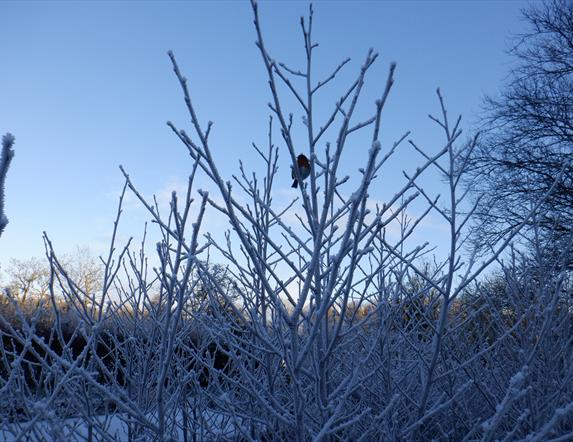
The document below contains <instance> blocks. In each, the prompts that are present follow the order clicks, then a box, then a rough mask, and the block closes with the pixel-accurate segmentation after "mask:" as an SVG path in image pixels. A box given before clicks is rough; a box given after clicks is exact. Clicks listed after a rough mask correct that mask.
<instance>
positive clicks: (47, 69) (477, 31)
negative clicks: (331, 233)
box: [0, 0, 527, 268]
mask: <svg viewBox="0 0 573 442" xmlns="http://www.w3.org/2000/svg"><path fill="white" fill-rule="evenodd" d="M526 6H527V2H525V1H519V0H515V1H493V0H492V1H464V0H460V1H401V2H400V1H315V2H314V11H315V18H314V26H315V28H314V30H315V34H314V38H315V40H317V41H318V42H319V43H320V46H319V48H318V50H317V52H316V57H317V61H316V66H317V68H316V70H317V71H318V74H320V73H325V72H327V71H328V70H329V69H330V68H332V67H334V66H336V64H337V63H338V62H339V61H340V60H342V59H343V58H345V57H351V58H352V62H351V64H350V65H349V66H348V67H347V68H346V70H345V73H343V74H341V76H340V77H341V78H340V83H335V84H333V86H332V91H333V92H332V93H334V92H336V95H338V93H339V92H338V91H341V88H342V87H343V86H344V85H346V84H347V83H348V81H349V80H350V79H351V78H352V76H353V75H354V74H355V73H356V72H357V71H358V69H359V67H360V63H361V62H362V60H363V59H364V57H365V55H366V52H367V50H368V48H370V47H373V48H374V49H375V50H377V51H379V52H380V58H379V61H378V66H377V68H376V69H375V70H374V71H373V73H372V75H371V76H370V77H369V78H368V80H367V81H368V87H367V88H366V90H365V96H364V99H363V103H364V105H365V106H368V105H369V104H370V103H373V102H374V100H375V99H376V98H377V95H378V94H380V92H381V90H382V89H383V86H384V79H385V78H386V72H387V69H388V65H389V63H390V62H392V61H396V62H397V66H398V67H397V70H396V84H395V87H394V89H393V92H392V94H391V97H390V100H389V101H388V104H387V108H386V109H385V112H384V115H383V124H382V131H383V134H384V135H383V140H384V141H385V142H386V146H387V145H388V144H389V143H390V142H391V141H394V140H395V139H397V138H398V137H399V136H400V135H401V134H402V133H404V132H405V131H407V130H411V131H412V138H413V139H414V140H416V141H417V142H419V143H420V144H421V145H423V146H427V147H428V148H429V149H430V150H436V149H437V148H439V147H440V143H442V138H441V137H440V132H439V130H438V129H437V128H435V127H434V125H432V123H431V122H430V121H429V119H428V118H427V115H428V114H429V113H434V114H435V113H437V111H438V107H437V100H436V95H435V90H436V88H437V87H440V88H441V90H442V92H443V95H444V97H445V99H446V102H447V105H448V109H449V112H450V114H452V115H457V114H459V113H461V114H462V115H463V116H464V121H465V123H466V124H465V125H464V127H465V129H466V132H467V133H470V132H471V130H472V127H473V126H472V123H474V122H475V118H476V116H477V112H478V111H479V106H480V103H481V100H482V97H483V95H484V94H496V92H497V91H498V89H499V88H500V87H501V85H502V81H503V79H504V78H505V76H506V75H507V73H508V69H509V67H510V66H511V58H510V57H508V55H507V54H506V51H507V49H508V48H509V46H510V43H511V36H512V35H513V34H516V33H518V32H522V31H523V30H524V23H523V22H522V20H521V15H520V10H521V9H522V8H524V7H526ZM259 10H260V15H261V20H262V24H263V31H264V33H265V35H266V39H267V45H268V47H269V50H270V52H271V54H272V55H273V56H275V57H276V58H277V59H279V60H286V61H287V62H289V63H290V64H292V65H295V66H302V62H303V58H304V53H303V48H302V44H301V42H302V39H301V36H300V25H299V17H300V16H301V15H304V14H306V13H307V11H308V2H306V1H290V2H288V1H270V0H269V1H261V2H260V4H259ZM254 41H255V31H254V27H253V25H252V11H251V8H250V5H249V3H248V2H247V1H211V2H203V1H139V2H137V1H116V2H111V1H109V2H108V1H36V2H34V1H0V65H1V69H0V134H4V133H6V132H12V133H13V134H14V135H15V136H16V144H15V151H16V156H15V158H14V161H13V163H12V167H11V169H10V170H9V173H8V177H7V182H6V215H7V216H8V219H9V224H8V226H7V228H6V230H5V232H4V234H3V236H2V237H1V238H0V268H5V267H6V265H7V264H8V263H9V260H10V259H11V258H18V259H24V258H28V257H32V256H41V255H42V254H43V251H44V246H43V241H42V231H46V232H47V233H48V235H49V236H50V238H51V239H52V241H53V243H54V245H55V246H56V248H57V250H59V251H62V252H70V251H72V250H73V249H74V248H75V247H76V246H87V247H89V248H90V249H91V250H92V251H93V252H94V254H101V253H105V251H106V246H107V244H108V242H109V238H110V235H111V231H112V224H113V220H114V216H115V211H116V206H117V196H118V193H119V191H120V190H121V187H122V184H123V179H122V176H121V174H120V171H119V169H118V165H119V164H122V165H124V167H125V168H126V169H127V170H128V172H129V173H130V174H131V176H132V178H133V179H134V181H135V182H136V184H137V185H138V186H139V187H140V189H141V191H142V192H143V193H144V194H146V195H148V196H150V195H152V194H154V193H155V194H157V195H159V197H160V198H163V199H165V198H167V197H168V195H169V192H170V190H171V189H173V188H176V189H181V187H182V185H183V183H185V182H186V179H187V174H188V172H189V170H190V165H191V160H190V158H189V156H188V155H187V153H186V150H185V148H184V146H182V145H181V144H180V142H178V140H177V139H176V137H175V136H174V135H173V134H172V133H171V131H170V130H169V128H168V127H167V126H166V124H165V122H166V121H167V120H171V121H173V122H174V123H175V124H176V125H178V126H180V127H186V128H187V129H190V128H189V127H188V118H187V116H186V114H185V109H184V103H183V100H182V98H181V94H180V88H179V85H178V84H177V82H176V80H175V78H174V75H173V72H172V69H171V66H170V63H169V59H168V57H167V55H166V51H167V50H169V49H172V50H173V51H174V52H175V54H176V56H177V59H178V61H179V64H180V67H181V69H182V70H183V72H184V74H185V75H186V76H187V77H188V79H189V85H190V88H191V92H192V95H193V97H194V100H195V103H196V105H197V108H198V110H199V116H200V118H201V120H202V121H204V122H206V121H208V120H212V121H214V123H215V126H214V129H213V138H212V148H213V150H214V152H215V156H216V158H218V161H219V164H220V171H221V173H222V174H223V175H224V176H225V177H230V176H231V174H232V173H237V172H238V159H239V158H242V159H243V160H244V161H245V163H246V164H247V165H248V166H250V168H251V169H253V168H256V167H257V166H256V164H255V163H257V162H258V160H257V157H256V155H255V154H254V152H253V150H252V149H251V147H250V144H251V142H256V143H258V144H260V145H264V143H265V141H266V137H267V133H266V132H267V121H268V120H267V118H268V113H269V111H268V108H267V107H266V104H267V102H268V101H269V100H270V94H269V91H268V87H267V84H266V78H265V72H264V69H263V66H262V62H261V59H260V55H259V53H258V51H257V48H256V47H255V45H254ZM327 96H328V93H327ZM331 105H332V100H330V99H328V98H327V99H326V103H325V105H324V109H326V106H331ZM317 106H319V109H318V111H319V112H321V110H322V109H323V108H320V106H321V105H320V104H319V105H317ZM296 111H297V112H298V109H296ZM296 115H297V114H296V113H295V117H296ZM298 118H299V119H300V117H298ZM296 121H297V124H298V123H300V121H299V120H296ZM276 133H277V134H278V131H277V132H276ZM275 142H276V143H277V144H279V142H280V140H279V138H278V137H276V139H275ZM281 146H282V145H281ZM383 146H384V143H383ZM368 147H369V146H365V147H364V148H363V149H362V150H359V149H360V148H359V147H356V148H355V149H356V150H355V151H354V152H352V154H351V155H349V156H347V157H346V160H345V161H347V163H345V173H349V174H352V172H353V171H356V170H358V168H359V167H362V166H363V163H364V160H365V158H366V152H367V150H368ZM281 158H282V160H283V161H282V162H281V164H280V167H281V169H280V177H279V180H278V183H277V189H278V190H277V192H280V193H281V195H283V196H284V195H287V197H288V195H289V193H288V192H290V169H289V164H288V161H287V154H286V150H285V148H284V147H282V150H281ZM403 161H405V163H404V164H401V165H399V168H401V167H402V168H405V169H408V165H409V164H408V162H409V161H410V158H409V157H404V159H403ZM411 161H415V160H414V159H413V157H412V159H411ZM257 164H258V163H257ZM393 180H394V178H393V175H392V174H391V173H390V172H389V174H388V177H387V179H386V181H383V183H384V184H383V185H382V187H385V186H386V184H388V187H391V184H392V181H393ZM203 185H204V187H206V188H208V187H209V185H208V184H207V183H204V184H203ZM199 187H201V186H199ZM384 196H385V194H384V193H383V191H382V190H381V193H380V195H376V194H374V195H373V197H374V198H378V199H381V200H383V198H384ZM147 219H149V217H148V216H147V215H146V214H145V213H144V212H143V211H141V210H140V209H139V208H138V204H137V202H136V201H135V200H134V199H133V198H131V199H130V200H129V201H128V204H127V205H126V213H125V219H124V223H123V224H122V227H121V230H120V233H121V239H125V238H126V237H127V236H128V235H131V234H134V235H138V234H140V233H141V231H142V229H143V223H144V221H145V220H147ZM224 226H225V224H217V221H216V220H212V223H211V224H210V225H209V226H207V227H206V230H208V229H209V228H221V227H224Z"/></svg>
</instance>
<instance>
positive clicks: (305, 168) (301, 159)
mask: <svg viewBox="0 0 573 442" xmlns="http://www.w3.org/2000/svg"><path fill="white" fill-rule="evenodd" d="M296 166H297V167H298V173H299V174H300V178H301V179H302V180H305V179H307V178H308V176H309V175H310V161H309V160H308V158H307V157H306V155H303V154H300V155H299V156H298V157H296ZM290 175H291V177H292V179H293V180H294V181H293V182H292V186H291V187H292V188H294V189H296V188H297V187H298V179H297V176H296V171H295V170H294V167H292V166H291V173H290Z"/></svg>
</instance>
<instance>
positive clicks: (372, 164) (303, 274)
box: [0, 1, 573, 441]
mask: <svg viewBox="0 0 573 442" xmlns="http://www.w3.org/2000/svg"><path fill="white" fill-rule="evenodd" d="M251 5H252V9H253V14H254V23H255V31H256V35H257V43H256V44H257V47H258V49H259V51H260V55H261V59H262V64H263V68H264V70H265V72H266V75H267V80H268V86H269V94H270V105H269V107H270V109H271V114H272V115H271V118H270V122H269V129H268V134H267V137H265V138H266V146H264V147H262V145H260V143H254V145H253V147H254V149H255V150H256V152H257V153H258V155H259V156H260V164H258V165H257V167H256V168H255V170H252V171H251V170H247V169H246V168H245V167H244V166H243V164H240V166H239V169H238V172H237V174H236V175H234V176H232V177H229V178H226V177H223V176H222V174H221V171H220V169H219V168H218V167H217V157H218V155H219V153H220V152H219V153H218V151H217V146H216V145H214V144H213V141H212V139H211V137H210V134H211V131H212V130H215V129H214V128H213V127H214V126H213V125H212V123H210V122H209V123H207V124H205V125H203V124H202V123H201V121H203V120H202V119H201V118H200V114H199V110H198V109H197V108H196V107H195V103H194V100H193V95H192V87H191V83H192V82H190V81H189V80H188V79H187V78H186V77H185V76H184V75H183V73H182V72H181V70H180V67H179V65H178V63H177V60H176V58H175V55H174V54H173V53H171V52H170V53H169V57H170V60H171V62H172V66H173V70H174V72H175V77H176V79H177V82H178V84H179V86H180V87H181V90H182V94H183V99H184V105H185V107H186V109H187V111H188V114H189V118H190V129H187V130H185V129H183V128H181V127H179V126H178V125H177V124H175V123H172V122H170V123H168V125H169V127H170V129H171V130H172V132H173V133H174V134H175V136H176V137H177V139H178V140H179V141H180V142H181V143H182V144H183V146H184V148H185V149H186V150H187V152H188V153H189V170H190V174H189V180H188V187H187V190H186V191H185V192H183V193H182V194H177V193H175V192H173V194H172V198H171V204H170V207H169V210H168V211H167V212H166V213H162V212H161V211H160V210H159V208H158V206H157V204H156V203H154V202H153V203H152V202H151V201H152V199H151V198H149V197H146V196H145V195H143V194H142V193H141V192H140V191H139V190H138V188H137V185H136V182H137V178H133V177H131V176H130V175H129V174H128V173H127V171H126V169H125V168H123V167H122V168H121V170H122V173H123V174H124V177H125V187H124V189H123V192H122V195H121V197H120V207H119V210H118V215H117V218H116V221H115V224H114V233H113V235H112V242H111V244H110V249H109V250H110V252H109V254H108V255H107V256H106V257H104V258H102V261H103V266H104V272H103V282H102V290H101V293H100V296H99V298H98V299H96V300H94V304H93V305H94V309H92V310H88V309H86V308H85V304H83V303H82V302H78V300H81V299H82V298H81V290H79V287H78V284H76V283H75V282H74V279H73V277H71V275H70V274H69V272H67V271H66V269H65V267H64V266H63V265H62V264H61V263H60V262H59V260H58V257H57V254H56V253H55V251H54V246H53V245H52V244H51V242H50V241H49V239H48V238H47V237H46V247H47V254H48V257H49V260H50V264H51V271H50V294H51V297H52V305H53V308H54V311H55V321H54V325H53V328H52V331H51V332H50V334H49V336H48V338H43V337H39V336H38V333H37V332H36V325H37V318H35V317H32V318H24V317H23V315H20V317H22V326H21V327H19V328H15V327H13V326H11V325H10V324H7V323H6V321H3V320H2V319H3V318H2V317H1V316H0V326H1V330H2V333H3V338H4V339H7V340H8V341H9V342H10V347H8V348H9V351H8V352H6V356H5V358H4V360H7V361H8V363H5V364H4V365H3V367H5V371H4V372H3V374H2V378H1V382H2V383H1V384H0V397H6V398H10V405H8V403H4V402H3V403H2V404H3V407H0V410H1V413H2V418H3V422H5V424H3V428H4V429H5V431H6V432H7V433H9V434H11V435H14V436H16V437H18V438H20V439H24V438H34V437H36V438H41V437H46V434H56V435H58V437H60V438H67V439H74V438H76V439H80V438H81V437H83V438H87V439H94V438H95V439H106V440H117V439H120V438H121V437H124V438H125V437H127V438H128V439H129V440H185V441H187V440H294V441H306V440H317V441H326V440H475V439H484V440H502V439H505V440H515V439H526V438H528V439H531V440H548V439H550V438H554V439H556V440H566V438H567V437H570V436H571V435H572V434H573V427H572V425H571V422H572V421H573V420H572V419H571V416H572V412H573V402H572V401H571V397H572V393H573V391H572V383H571V382H570V380H571V378H572V376H573V364H572V361H573V358H572V354H573V349H572V345H571V344H572V341H571V306H570V304H567V303H568V302H569V303H570V292H568V290H570V288H569V287H568V286H567V285H566V284H564V281H565V276H566V273H565V270H564V269H563V268H561V269H560V270H559V272H556V273H555V272H554V273H553V274H551V278H549V276H548V275H546V274H541V275H538V276H536V277H535V278H534V277H533V276H532V274H531V273H530V272H528V271H526V272H520V271H519V270H518V269H519V266H518V265H517V263H518V262H519V259H520V258H519V255H518V254H517V252H516V253H514V254H511V253H508V254H504V252H505V251H506V250H509V251H510V249H508V248H509V246H510V245H511V243H512V241H513V240H514V239H515V238H516V236H517V234H518V233H519V231H520V229H521V228H522V227H523V226H524V225H525V224H526V223H528V222H530V220H531V219H533V218H532V216H533V215H534V214H535V213H537V212H538V210H539V208H540V206H541V205H542V202H543V201H544V200H543V197H545V196H546V195H543V197H542V198H541V199H540V200H539V201H534V202H533V204H532V206H531V209H530V212H529V213H527V214H525V217H524V220H523V221H522V222H521V223H519V224H517V225H516V226H514V228H512V229H510V230H509V231H508V232H506V233H505V234H504V235H503V236H502V237H501V238H500V240H499V241H498V242H497V243H496V244H491V245H490V247H489V248H488V249H489V253H487V254H485V255H484V254H483V252H482V253H481V254H480V255H477V254H476V253H473V252H472V249H471V248H470V247H469V245H470V243H469V242H468V232H467V229H466V227H467V226H468V225H470V224H471V222H472V219H473V216H474V213H475V210H476V206H475V205H474V206H472V205H471V204H469V203H467V202H465V199H464V197H465V195H466V192H465V191H464V189H463V188H462V185H463V182H464V181H463V177H464V173H465V170H466V166H467V164H468V159H469V155H471V152H472V150H473V149H474V148H475V145H476V140H475V139H473V140H470V141H469V144H466V143H463V142H462V141H461V140H460V137H461V128H460V124H461V119H460V118H458V119H456V120H455V121H452V120H451V119H450V118H449V116H448V112H447V111H446V105H445V103H444V100H443V99H442V95H441V94H440V92H439V91H438V109H439V116H437V117H432V118H433V120H434V121H435V122H436V125H437V128H438V129H439V130H440V131H441V132H442V134H443V144H442V146H441V147H439V148H438V149H436V151H429V150H427V149H425V148H424V147H423V146H422V145H421V144H419V143H416V142H414V141H413V140H410V139H409V133H407V132H406V133H405V134H404V135H403V136H402V137H400V138H399V139H398V140H397V141H396V142H394V143H392V144H386V143H382V141H381V140H382V137H381V132H382V130H384V125H383V119H384V118H383V111H384V112H385V111H387V110H386V109H385V107H386V103H387V98H388V96H389V94H390V92H391V89H392V85H393V82H394V73H395V67H396V66H395V64H393V63H391V64H390V66H389V68H388V74H387V76H386V81H385V82H383V83H382V84H381V85H380V89H379V90H380V91H381V93H380V96H379V97H376V98H373V99H371V100H368V97H365V96H364V84H365V81H366V80H367V78H368V77H369V76H370V75H371V72H372V70H373V69H375V68H374V66H375V63H376V62H377V60H378V54H377V53H375V52H374V51H372V50H371V51H368V53H367V54H366V56H365V58H364V60H363V61H362V63H360V64H359V65H358V66H356V67H355V70H356V72H355V76H354V80H352V81H351V82H350V83H349V84H347V85H340V92H339V94H338V96H339V98H338V99H337V101H336V102H335V104H334V105H333V106H332V108H331V110H330V112H329V113H326V114H323V113H322V112H321V113H320V114H317V113H316V110H317V108H318V107H319V104H321V103H322V100H324V96H323V95H322V94H323V92H324V91H325V88H324V87H325V86H326V85H328V86H329V87H332V86H334V85H335V84H337V82H339V81H340V80H341V79H340V75H339V73H340V71H341V70H342V69H349V68H350V67H351V66H352V63H351V61H350V60H344V61H342V62H341V63H340V64H338V65H337V66H336V67H335V68H334V69H333V70H332V71H331V73H330V74H327V75H326V76H325V77H324V78H323V77H316V74H315V71H314V68H313V67H314V66H316V63H317V48H318V45H317V43H316V42H315V41H314V39H313V20H314V17H313V11H312V8H311V9H310V11H309V15H308V16H307V17H306V18H303V19H301V29H302V36H303V41H304V51H302V60H301V67H294V66H289V65H286V64H284V63H282V62H280V61H279V59H278V58H277V57H275V56H274V55H272V50H271V48H270V47H268V46H267V44H266V42H265V39H264V34H263V24H262V22H261V20H260V17H259V9H258V5H257V3H256V2H254V1H253V2H252V3H251ZM295 80H297V81H295ZM298 80H302V81H298ZM372 80H373V81H374V80H375V79H372ZM290 106H293V107H292V108H291V107H290ZM367 112H369V114H367ZM359 115H360V116H361V117H358V116H359ZM364 115H367V116H364ZM295 117H296V118H295ZM298 117H302V118H300V119H299V118H298ZM297 121H301V123H300V125H298V124H297V123H296V122H297ZM277 133H278V137H277V136H276V134H277ZM407 139H408V143H406V142H405V141H406V140H407ZM300 146H305V149H306V150H305V152H304V154H305V155H306V156H307V157H308V158H309V160H310V170H309V171H307V170H303V171H301V170H300V169H299V168H298V166H297V156H298V155H299V154H300V153H301V152H300V149H301V148H300ZM406 148H409V149H412V151H413V152H414V153H417V154H418V155H419V163H418V164H414V165H410V164H409V165H408V167H409V169H408V170H405V171H404V180H403V182H401V183H400V182H396V181H394V182H393V183H387V182H385V181H384V179H385V173H384V172H385V170H386V169H387V168H388V167H390V164H389V161H390V159H391V158H392V157H393V156H394V155H395V153H396V151H397V150H398V149H406ZM350 149H352V153H353V154H356V152H357V151H359V150H360V149H361V152H363V153H364V157H365V162H364V165H363V167H362V168H360V169H359V170H358V171H356V172H355V175H357V176H358V179H356V180H352V179H350V178H348V177H347V176H346V175H345V174H346V173H348V171H347V170H345V169H343V164H342V163H343V161H342V158H343V155H344V154H345V153H348V151H349V150H350ZM279 157H280V158H284V157H286V161H285V160H282V161H279ZM279 167H284V169H281V170H286V171H287V173H288V172H290V170H292V171H293V173H294V178H295V179H296V180H297V181H298V182H299V183H300V185H299V186H298V188H297V189H296V190H293V191H292V198H291V199H290V200H289V201H288V202H286V203H281V202H277V198H276V195H277V191H278V190H279V189H277V187H276V180H275V178H276V176H277V174H278V173H279ZM301 172H302V173H303V174H304V175H306V173H307V172H309V173H308V176H307V177H305V176H302V175H301ZM430 174H434V176H435V177H436V178H439V179H441V180H442V182H443V183H445V187H444V191H445V197H444V198H442V197H440V196H439V195H433V194H431V193H430V192H429V191H428V190H426V189H424V187H423V186H422V184H421V179H422V177H426V176H428V175H430ZM199 176H200V177H201V178H202V181H199V180H198V177H199ZM303 178H304V179H303ZM205 179H207V180H209V181H210V183H211V184H212V185H213V186H214V188H215V193H216V194H215V195H212V194H210V193H208V192H206V191H205V190H201V189H196V183H197V182H204V180H205ZM378 183H382V184H383V185H385V187H389V185H390V184H392V185H395V186H396V187H395V188H394V189H393V190H394V192H393V194H392V195H391V196H390V197H389V198H388V200H387V201H385V203H384V204H378V205H376V204H374V203H372V200H371V197H370V194H371V192H373V191H374V190H375V186H376V184H378ZM289 184H290V182H289ZM128 190H129V191H131V192H133V193H134V194H135V195H136V197H137V198H138V199H139V201H140V202H141V204H142V205H143V206H144V207H145V208H146V209H147V210H148V212H149V216H150V217H151V219H152V221H153V225H154V226H156V235H157V238H158V241H157V242H156V244H155V253H156V256H157V264H156V265H155V266H153V267H151V265H150V261H149V260H148V257H147V254H146V241H147V240H144V241H143V242H142V245H141V247H140V249H139V251H138V252H135V251H133V250H132V248H131V242H130V241H128V242H127V243H126V244H125V245H124V246H122V247H119V246H118V245H117V243H116V241H117V239H116V232H117V226H118V223H119V220H120V215H121V212H122V201H123V198H124V195H125V192H127V191H128ZM420 207H421V209H420ZM207 211H212V212H213V213H215V214H217V215H218V216H220V217H224V218H225V219H226V220H227V221H228V223H229V230H228V231H227V232H224V233H223V234H217V232H209V230H208V227H207V226H205V225H204V219H205V214H206V213H207ZM414 214H416V215H415V216H414ZM430 214H431V215H432V216H433V217H434V220H435V219H439V220H441V222H443V225H444V226H445V227H446V229H447V232H448V244H447V253H446V256H445V257H444V259H443V260H442V261H439V260H438V258H435V259H434V260H433V261H430V260H429V259H428V258H429V256H430V253H431V252H432V249H431V247H430V245H429V244H428V243H424V244H418V243H416V242H415V241H414V240H413V235H414V233H415V232H417V231H418V230H419V229H421V228H422V227H423V223H422V221H424V220H425V219H426V217H428V216H430ZM434 222H435V221H434ZM396 232H398V234H396ZM144 237H145V238H147V232H146V234H145V235H144ZM466 245H467V246H468V247H465V246H466ZM540 247H541V246H540ZM539 252H540V253H539V254H538V255H536V256H537V258H538V259H539V260H542V259H543V251H542V249H541V248H540V249H539ZM214 256H217V257H218V258H217V262H216V263H215V262H214V261H213V259H214V258H213V257H214ZM508 259H509V260H508ZM429 262H431V265H429V264H428V263H429ZM493 263H497V264H498V265H499V267H500V268H501V269H502V270H503V273H502V274H503V278H504V283H505V284H502V285H501V286H503V287H504V288H503V290H506V296H507V302H505V303H503V304H500V303H498V302H497V301H495V302H494V300H493V298H492V297H491V296H490V292H489V291H490V289H491V290H492V291H493V289H495V290H497V286H494V287H493V289H492V288H491V286H489V285H487V284H485V285H482V282H481V280H480V277H481V275H482V274H483V273H484V271H485V270H486V269H487V268H488V266H490V265H491V264H493ZM217 269H218V270H217ZM221 275H223V277H221ZM544 276H547V278H545V279H544V278H543V277H544ZM197 290H199V293H200V294H201V296H199V297H198V296H196V294H197ZM564 291H565V293H567V294H568V296H563V293H564ZM56 294H61V296H63V297H64V298H65V299H67V300H69V301H70V303H69V305H71V306H72V314H73V315H74V321H75V323H76V324H77V326H75V327H74V328H73V330H74V331H73V333H74V337H75V336H77V339H72V338H71V337H69V336H68V335H64V333H63V332H62V331H61V330H62V324H63V322H64V321H63V317H62V315H60V312H59V311H58V309H57V304H56V302H55V297H56ZM15 308H16V310H17V307H15ZM484 318H485V320H484ZM490 327H491V328H492V329H493V331H492V332H490ZM77 342H81V344H82V345H79V346H78V345H76V344H75V343H77ZM51 343H55V344H57V345H55V344H54V345H51ZM53 347H55V348H56V349H55V350H54V349H53ZM23 354H24V355H25V357H24V356H22V355H23ZM31 369H33V370H35V371H34V373H36V372H39V373H40V374H41V375H42V377H41V379H42V382H41V383H38V382H34V380H33V379H31V377H30V376H29V373H30V370H31ZM547 372H549V373H551V375H550V377H548V376H546V375H545V373H547ZM70 398H72V399H71V400H70ZM72 417H73V418H72ZM66 418H68V419H67V420H65V419H66Z"/></svg>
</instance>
